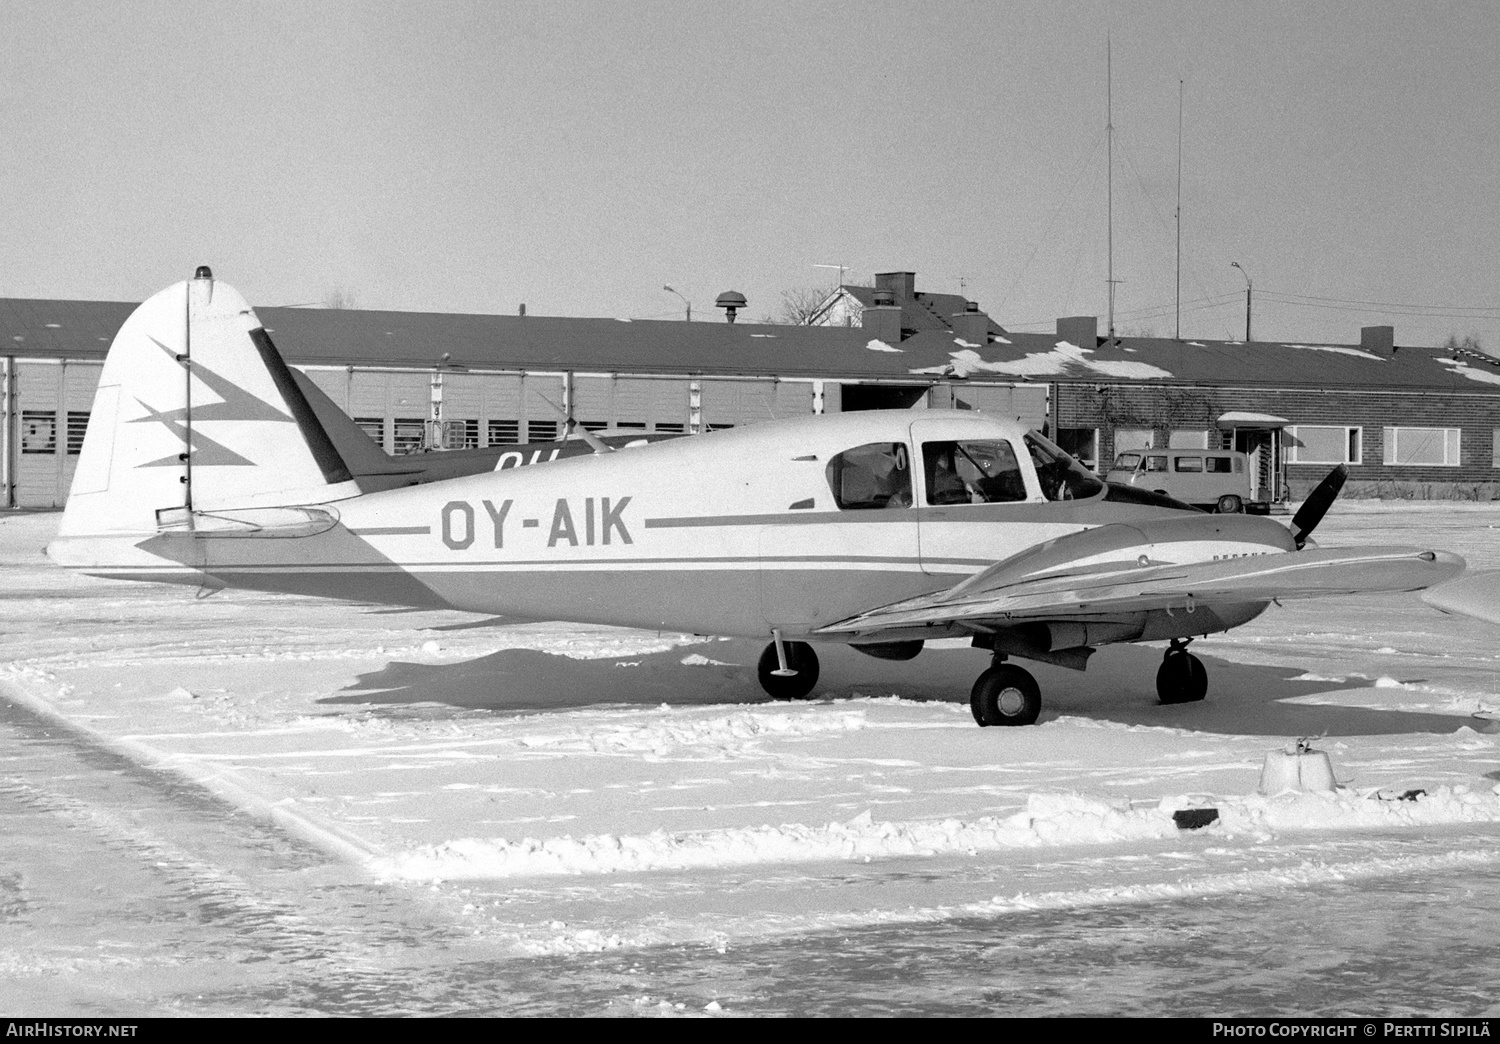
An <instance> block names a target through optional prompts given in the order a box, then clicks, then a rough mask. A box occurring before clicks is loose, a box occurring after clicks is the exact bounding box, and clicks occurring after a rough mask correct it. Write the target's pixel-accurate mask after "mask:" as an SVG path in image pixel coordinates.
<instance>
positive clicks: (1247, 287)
mask: <svg viewBox="0 0 1500 1044" xmlns="http://www.w3.org/2000/svg"><path fill="white" fill-rule="evenodd" d="M1229 267H1230V268H1238V269H1239V270H1240V275H1242V276H1244V277H1245V343H1246V344H1249V343H1250V295H1251V293H1252V292H1254V290H1255V284H1254V283H1252V282H1251V281H1250V273H1249V272H1247V271H1245V266H1244V265H1242V264H1240V263H1239V262H1238V261H1231V262H1229Z"/></svg>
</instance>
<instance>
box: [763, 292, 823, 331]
mask: <svg viewBox="0 0 1500 1044" xmlns="http://www.w3.org/2000/svg"><path fill="white" fill-rule="evenodd" d="M831 293H833V291H832V290H831V289H829V288H827V287H818V286H804V287H801V288H800V289H797V290H783V291H781V307H780V308H778V309H777V310H776V322H778V323H786V324H788V325H791V326H806V325H807V323H808V321H809V320H810V319H812V318H813V317H814V316H815V315H817V314H818V306H819V305H821V304H822V303H823V302H824V301H826V300H828V295H829V294H831Z"/></svg>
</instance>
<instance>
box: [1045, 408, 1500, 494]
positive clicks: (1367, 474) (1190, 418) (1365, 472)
mask: <svg viewBox="0 0 1500 1044" xmlns="http://www.w3.org/2000/svg"><path fill="white" fill-rule="evenodd" d="M1056 401H1057V423H1058V425H1059V426H1060V427H1070V428H1098V429H1099V443H1100V445H1099V459H1100V460H1101V461H1109V460H1113V459H1114V454H1115V448H1114V432H1115V430H1116V429H1117V428H1150V429H1152V430H1153V431H1155V432H1157V433H1158V436H1159V439H1160V441H1159V444H1160V445H1165V436H1166V433H1167V432H1168V431H1171V430H1174V429H1176V430H1184V429H1194V428H1201V429H1204V430H1207V429H1212V428H1213V427H1214V422H1215V421H1216V420H1217V418H1218V417H1219V416H1220V415H1222V414H1224V413H1227V412H1229V411H1230V410H1244V411H1249V412H1254V413H1267V414H1271V415H1273V416H1277V417H1285V418H1286V419H1287V420H1288V421H1289V422H1290V423H1291V424H1294V425H1295V424H1332V425H1349V426H1357V427H1360V428H1363V429H1364V430H1363V432H1362V438H1361V442H1362V448H1363V460H1362V463H1360V464H1351V465H1350V467H1349V479H1350V482H1351V484H1353V483H1361V484H1367V485H1370V486H1373V485H1375V484H1377V483H1380V484H1386V485H1391V484H1403V485H1406V486H1413V485H1415V486H1421V485H1423V484H1428V485H1439V486H1442V485H1448V484H1458V485H1461V486H1463V485H1468V486H1481V485H1488V486H1490V487H1494V486H1495V484H1497V483H1500V466H1497V462H1496V459H1495V445H1496V436H1495V432H1496V431H1497V430H1500V392H1497V393H1494V394H1485V393H1479V394H1459V393H1452V392H1417V391H1413V392H1391V391H1364V390H1351V389H1311V388H1224V387H1210V386H1191V385H1139V384H1136V385H1131V384H1094V383H1088V384H1085V383H1077V384H1061V385H1059V386H1058V388H1057V392H1056ZM1387 427H1418V428H1459V429H1461V430H1462V433H1463V434H1462V436H1461V443H1460V463H1459V465H1458V466H1457V467H1436V466H1434V467H1426V466H1412V465H1386V464H1384V463H1383V460H1384V449H1385V447H1384V431H1383V429H1385V428H1387ZM1329 468H1330V465H1327V464H1288V465H1287V466H1286V476H1287V482H1288V484H1289V485H1290V486H1291V493H1292V497H1293V499H1298V498H1300V497H1301V496H1304V495H1305V494H1306V493H1307V491H1308V490H1309V489H1311V487H1312V486H1313V485H1315V484H1316V483H1317V482H1318V481H1319V480H1321V479H1322V478H1323V476H1324V475H1326V474H1327V473H1328V471H1329ZM1372 491H1373V490H1372ZM1393 492H1397V490H1396V488H1395V487H1394V486H1393ZM1418 495H1420V492H1419V493H1418Z"/></svg>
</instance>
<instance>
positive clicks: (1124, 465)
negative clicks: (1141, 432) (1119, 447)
mask: <svg viewBox="0 0 1500 1044" xmlns="http://www.w3.org/2000/svg"><path fill="white" fill-rule="evenodd" d="M1140 466H1141V455H1140V454H1139V453H1122V454H1120V455H1119V456H1118V457H1116V458H1115V467H1116V468H1117V469H1119V470H1120V471H1134V470H1135V469H1136V468H1138V467H1140Z"/></svg>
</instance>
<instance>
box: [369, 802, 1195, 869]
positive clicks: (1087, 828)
mask: <svg viewBox="0 0 1500 1044" xmlns="http://www.w3.org/2000/svg"><path fill="white" fill-rule="evenodd" d="M1176 830H1177V827H1176V825H1175V824H1174V823H1173V822H1172V817H1171V814H1170V813H1169V812H1163V811H1162V810H1161V809H1159V808H1131V807H1130V805H1129V803H1128V802H1124V801H1118V800H1117V801H1105V800H1100V799H1098V798H1091V797H1085V796H1082V795H1077V794H1057V795H1033V796H1032V797H1031V798H1030V800H1029V801H1028V804H1027V809H1026V811H1025V812H1020V813H1017V814H1015V815H1013V816H1008V817H1004V818H1001V817H995V816H983V817H979V818H976V819H974V820H972V821H967V822H966V821H963V820H958V819H945V820H940V821H930V820H913V821H905V822H899V821H889V822H877V821H876V820H875V819H874V818H873V817H872V816H871V815H870V813H869V812H868V811H866V812H863V813H861V814H860V815H858V816H856V817H855V818H853V819H851V820H849V821H848V822H845V823H827V824H825V825H822V826H807V825H805V824H801V823H786V824H782V825H781V826H770V825H766V826H759V827H736V828H728V829H722V830H706V831H694V832H691V833H667V832H665V831H653V832H652V833H650V834H646V835H643V836H634V837H630V836H616V835H613V834H599V835H593V836H587V837H581V838H574V837H572V836H566V837H560V838H548V839H546V840H538V839H536V838H526V839H524V840H521V841H507V840H505V839H503V838H493V839H484V838H463V839H459V840H454V841H448V842H445V843H443V844H440V845H427V846H423V847H421V848H418V849H414V850H412V851H409V852H407V853H404V854H401V855H396V856H392V857H389V858H385V859H380V860H377V861H376V863H375V869H376V872H377V873H379V874H380V875H382V876H384V877H388V878H404V879H408V880H430V879H443V880H448V879H456V878H462V879H474V878H497V877H531V876H542V875H555V874H588V873H615V872H620V871H633V870H637V871H638V870H688V869H696V868H705V867H726V866H747V865H753V864H759V863H799V862H818V861H824V860H870V859H878V858H887V857H892V856H931V855H943V854H961V853H977V852H981V851H996V850H999V849H1005V848H1036V847H1041V846H1044V845H1064V844H1106V843H1111V842H1118V841H1130V840H1139V839H1144V838H1156V837H1167V836H1170V835H1172V834H1174V833H1176Z"/></svg>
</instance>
